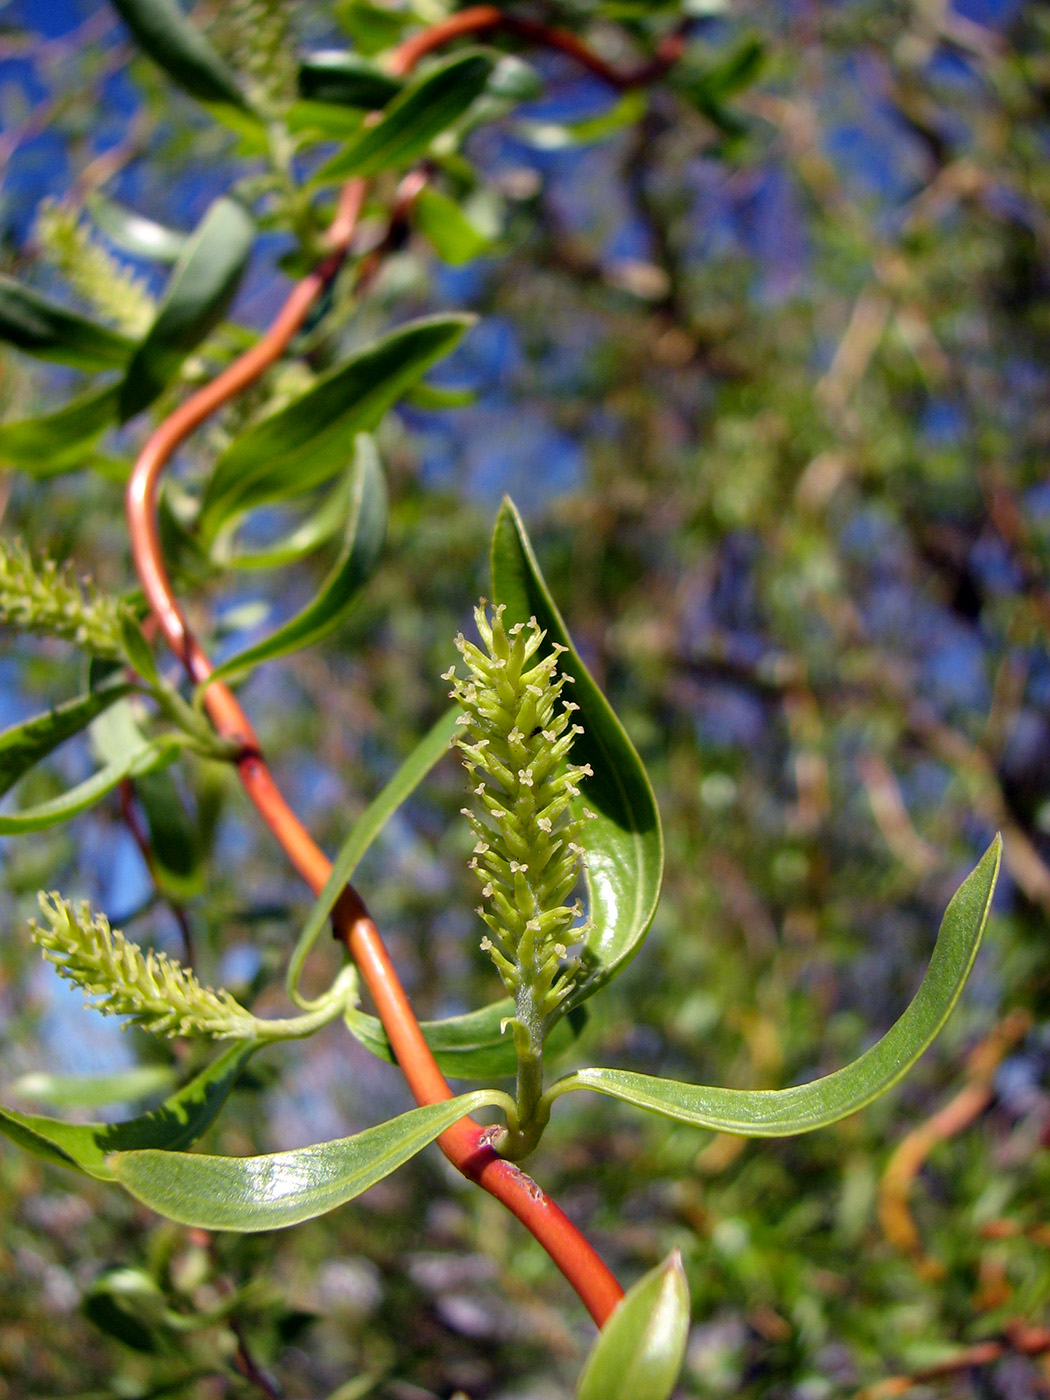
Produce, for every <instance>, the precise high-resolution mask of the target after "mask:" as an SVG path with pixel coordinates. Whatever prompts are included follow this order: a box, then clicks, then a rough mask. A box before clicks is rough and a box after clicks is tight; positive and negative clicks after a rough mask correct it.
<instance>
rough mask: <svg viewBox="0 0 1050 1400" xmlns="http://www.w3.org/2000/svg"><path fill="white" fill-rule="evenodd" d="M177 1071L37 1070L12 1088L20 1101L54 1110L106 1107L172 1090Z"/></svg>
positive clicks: (148, 1067) (147, 1067)
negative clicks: (86, 1072)
mask: <svg viewBox="0 0 1050 1400" xmlns="http://www.w3.org/2000/svg"><path fill="white" fill-rule="evenodd" d="M174 1080H175V1070H174V1069H173V1068H171V1066H169V1065H136V1066H135V1067H134V1068H133V1069H125V1070H116V1071H115V1072H114V1073H113V1074H49V1073H46V1072H45V1071H42V1070H33V1071H31V1072H30V1073H29V1074H23V1075H21V1076H20V1077H19V1078H18V1079H16V1080H14V1082H13V1083H11V1084H9V1085H8V1090H9V1092H10V1093H12V1094H14V1095H15V1096H16V1097H17V1098H20V1099H32V1100H33V1101H34V1102H35V1103H46V1104H50V1105H51V1107H52V1108H103V1107H105V1106H106V1105H107V1104H112V1103H134V1102H135V1101H136V1100H137V1099H147V1098H152V1096H153V1095H154V1094H159V1093H161V1092H163V1091H164V1090H165V1089H170V1088H171V1086H172V1084H173V1083H174Z"/></svg>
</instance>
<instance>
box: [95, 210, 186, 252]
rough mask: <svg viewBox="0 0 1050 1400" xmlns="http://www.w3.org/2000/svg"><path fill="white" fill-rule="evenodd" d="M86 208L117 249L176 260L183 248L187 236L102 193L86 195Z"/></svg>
mask: <svg viewBox="0 0 1050 1400" xmlns="http://www.w3.org/2000/svg"><path fill="white" fill-rule="evenodd" d="M87 207H88V209H89V210H90V212H91V217H92V218H93V219H94V221H95V223H96V225H97V226H98V228H99V230H100V231H101V232H102V233H104V234H105V235H106V237H107V238H108V239H110V240H111V242H113V243H115V244H116V245H117V247H118V248H123V250H124V251H125V252H126V253H131V254H132V255H133V256H134V257H136V258H151V259H153V260H154V261H155V262H162V263H173V262H178V260H179V258H180V257H181V256H182V253H183V250H184V249H185V247H186V235H185V234H184V233H179V232H177V230H175V229H172V228H168V227H167V226H166V225H165V224H158V223H157V222H156V221H155V220H153V219H147V218H145V217H144V216H143V215H142V214H136V213H135V211H134V209H125V208H124V206H123V205H122V204H117V203H115V202H114V201H113V200H112V199H107V198H106V197H105V195H101V194H92V195H89V196H88V200H87Z"/></svg>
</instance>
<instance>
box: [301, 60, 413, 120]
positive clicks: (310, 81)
mask: <svg viewBox="0 0 1050 1400" xmlns="http://www.w3.org/2000/svg"><path fill="white" fill-rule="evenodd" d="M401 88H402V83H401V80H400V79H399V78H393V77H391V76H390V74H389V73H384V71H383V70H382V68H379V67H378V66H377V65H376V64H374V63H370V62H369V61H368V59H367V58H364V57H362V55H361V54H358V53H348V52H346V51H345V50H343V49H324V50H322V51H321V52H319V53H312V54H309V55H308V56H307V57H306V58H304V59H303V61H302V63H301V64H300V65H299V95H300V96H301V97H304V98H307V99H308V100H311V101H314V102H333V103H340V104H342V105H343V106H346V107H358V108H363V109H364V110H365V111H366V112H371V111H373V110H376V111H378V109H379V108H380V107H385V106H386V104H387V103H388V102H390V101H391V100H392V99H393V98H395V97H396V96H397V95H398V93H399V92H400V91H401Z"/></svg>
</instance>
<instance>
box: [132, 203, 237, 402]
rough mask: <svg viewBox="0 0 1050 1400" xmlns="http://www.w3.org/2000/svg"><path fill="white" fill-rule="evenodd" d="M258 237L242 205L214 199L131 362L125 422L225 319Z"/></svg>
mask: <svg viewBox="0 0 1050 1400" xmlns="http://www.w3.org/2000/svg"><path fill="white" fill-rule="evenodd" d="M254 238H255V225H254V223H253V222H252V218H251V215H250V214H249V213H248V211H247V209H245V207H244V205H243V204H241V203H240V202H239V201H238V200H236V199H228V198H226V197H225V196H223V197H222V198H220V199H217V200H215V202H214V203H213V204H212V205H211V207H210V208H209V209H208V212H207V213H206V214H205V216H204V218H203V219H202V220H201V222H200V223H199V224H198V226H197V228H196V230H195V231H194V233H193V236H192V237H191V238H190V240H189V242H188V243H187V244H186V247H185V248H184V249H183V252H182V256H181V257H180V258H179V261H178V263H177V264H176V265H175V267H174V269H173V270H172V274H171V279H170V280H169V282H168V285H167V288H166V289H165V292H164V298H163V300H162V301H161V304H160V306H159V307H158V309H157V315H156V318H155V319H154V322H153V325H152V326H151V327H150V329H149V331H148V332H147V334H146V338H145V340H143V342H142V344H141V345H140V346H139V348H138V349H137V350H136V351H135V353H134V355H133V356H132V357H131V360H130V362H129V363H128V368H127V373H126V374H125V376H124V383H123V384H122V385H121V388H120V416H121V418H122V419H124V420H127V419H128V418H133V417H134V416H135V414H136V413H140V412H141V411H142V409H144V408H146V407H147V406H148V405H149V404H150V403H152V402H153V400H154V399H155V398H156V397H157V395H158V394H160V393H162V392H163V390H164V389H165V388H166V387H167V385H168V384H169V383H170V381H171V380H172V379H173V378H174V377H175V375H176V374H177V373H178V371H179V368H180V366H181V365H182V362H183V360H184V359H185V358H186V356H187V355H188V354H189V353H190V352H191V351H192V350H194V349H195V348H196V347H197V346H198V345H199V344H200V342H201V341H202V340H203V339H204V338H205V336H207V335H208V334H209V333H210V332H211V331H212V330H213V329H214V328H215V326H217V325H218V323H219V322H220V321H221V320H222V318H223V316H224V315H225V314H226V311H227V309H228V307H229V305H230V302H231V301H232V300H233V298H234V295H235V294H236V291H237V288H238V286H239V285H240V281H241V277H242V276H243V275H244V270H245V268H246V266H247V264H248V258H249V255H250V254H251V250H252V243H253V241H254Z"/></svg>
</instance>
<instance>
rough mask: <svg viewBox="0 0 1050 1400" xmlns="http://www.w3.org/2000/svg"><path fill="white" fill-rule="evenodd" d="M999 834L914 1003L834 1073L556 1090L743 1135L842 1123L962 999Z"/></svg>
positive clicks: (586, 1080)
mask: <svg viewBox="0 0 1050 1400" xmlns="http://www.w3.org/2000/svg"><path fill="white" fill-rule="evenodd" d="M1001 854H1002V841H1001V839H1000V838H999V837H998V836H997V837H996V838H995V840H994V841H993V842H992V844H991V846H989V848H988V850H987V851H986V852H985V854H984V856H983V857H982V858H981V861H980V864H979V865H978V866H977V868H976V869H975V870H974V871H973V872H972V874H970V875H969V876H968V877H967V879H966V880H965V881H964V882H963V884H962V885H961V886H960V887H959V889H958V890H957V891H956V893H955V895H954V897H953V899H952V901H951V903H950V904H949V905H948V908H947V910H946V912H945V915H944V919H943V921H942V923H941V928H940V932H939V933H938V935H937V942H936V945H935V947H934V950H933V957H932V958H931V960H930V965H929V967H928V968H927V970H926V975H925V977H924V978H923V979H922V984H921V985H920V987H919V990H918V991H917V992H916V993H915V997H914V999H913V1000H912V1002H911V1004H910V1006H909V1007H908V1009H907V1010H906V1011H905V1012H904V1014H903V1015H902V1016H901V1018H900V1020H899V1021H897V1022H896V1024H895V1025H893V1026H892V1027H891V1028H890V1029H889V1030H888V1031H887V1032H886V1034H885V1035H884V1036H883V1037H882V1039H881V1040H879V1041H877V1042H876V1043H875V1044H874V1045H873V1046H872V1047H871V1049H870V1050H866V1051H865V1052H864V1054H863V1055H861V1056H860V1058H859V1059H857V1060H854V1061H853V1063H852V1064H850V1065H847V1066H846V1067H845V1068H844V1069H839V1070H836V1071H835V1072H834V1073H833V1074H828V1075H825V1076H824V1078H822V1079H815V1080H813V1081H811V1082H810V1083H809V1084H798V1085H795V1086H794V1087H793V1088H790V1089H716V1088H710V1087H708V1086H706V1085H698V1084H682V1083H679V1082H677V1081H676V1080H671V1079H659V1078H656V1077H654V1076H653V1075H649V1074H634V1073H632V1072H631V1071H629V1070H619V1069H584V1070H580V1071H578V1072H577V1073H576V1074H570V1075H568V1076H566V1078H565V1079H563V1080H560V1081H559V1082H558V1083H557V1084H556V1085H555V1086H554V1089H555V1092H556V1093H563V1092H566V1091H568V1090H572V1089H593V1090H595V1091H596V1092H597V1093H600V1094H608V1095H609V1096H610V1097H611V1098H614V1099H623V1100H624V1102H626V1103H630V1104H634V1105H635V1106H636V1107H637V1108H645V1109H649V1110H651V1111H652V1112H654V1113H659V1114H662V1115H663V1116H664V1117H666V1118H674V1119H676V1120H677V1121H678V1122H681V1123H694V1124H696V1125H697V1126H698V1127H701V1128H713V1129H715V1130H716V1131H718V1132H723V1133H738V1134H740V1135H741V1136H742V1137H783V1136H786V1135H788V1134H791V1133H806V1132H811V1131H812V1130H813V1129H814V1128H823V1127H826V1126H827V1125H828V1124H829V1123H837V1122H838V1121H839V1119H840V1118H845V1117H847V1116H848V1115H849V1114H851V1113H855V1112H856V1111H857V1109H859V1108H863V1107H864V1106H865V1104H869V1103H871V1101H872V1099H875V1098H877V1097H878V1096H879V1095H880V1094H882V1093H884V1092H885V1090H887V1089H889V1088H890V1087H891V1086H892V1085H894V1084H896V1082H897V1081H898V1079H900V1078H901V1077H902V1075H904V1074H906V1073H907V1071H908V1070H909V1069H910V1068H911V1066H912V1065H913V1064H914V1063H915V1061H916V1060H917V1059H918V1058H919V1056H920V1055H921V1054H922V1053H923V1052H924V1051H925V1050H926V1049H927V1047H928V1046H929V1045H930V1043H931V1041H932V1040H933V1039H934V1037H935V1036H936V1035H937V1033H938V1031H939V1030H940V1029H941V1027H942V1026H943V1025H944V1023H945V1021H946V1020H947V1019H948V1016H949V1015H950V1013H951V1010H952V1007H953V1006H954V1005H955V1003H956V1001H958V999H959V995H960V993H961V992H962V989H963V986H964V984H965V982H966V979H967V977H968V976H969V973H970V969H971V968H972V967H973V963H974V959H975V958H976V956H977V950H978V948H979V947H980V943H981V937H982V935H983V933H984V928H985V924H986V923H987V921H988V912H989V910H990V908H991V903H992V895H993V894H994V892H995V882H996V879H997V878H998V874H999V861H1000V858H1001Z"/></svg>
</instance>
